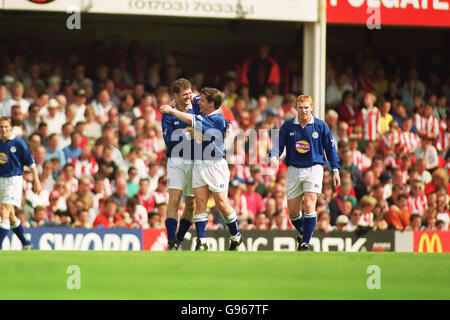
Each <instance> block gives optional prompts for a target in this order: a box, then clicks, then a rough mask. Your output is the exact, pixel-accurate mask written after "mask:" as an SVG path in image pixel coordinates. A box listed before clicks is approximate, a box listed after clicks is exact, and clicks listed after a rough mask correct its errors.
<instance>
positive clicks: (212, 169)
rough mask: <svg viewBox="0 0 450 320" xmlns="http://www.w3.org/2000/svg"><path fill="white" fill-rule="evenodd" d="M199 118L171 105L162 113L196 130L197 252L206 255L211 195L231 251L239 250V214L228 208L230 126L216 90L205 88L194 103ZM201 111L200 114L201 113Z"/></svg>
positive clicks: (195, 220)
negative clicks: (227, 142) (226, 140)
mask: <svg viewBox="0 0 450 320" xmlns="http://www.w3.org/2000/svg"><path fill="white" fill-rule="evenodd" d="M192 103H193V109H194V110H195V111H196V112H195V113H196V114H195V115H192V114H190V113H185V112H181V111H179V110H177V109H175V108H172V107H171V106H169V105H165V106H162V107H161V108H160V111H161V112H162V113H166V114H171V115H174V116H175V117H177V118H178V119H180V120H181V121H183V122H186V123H187V124H189V125H191V126H192V127H193V131H192V132H193V138H194V140H195V143H194V168H193V172H192V186H193V188H194V196H195V214H194V222H195V228H196V230H197V244H196V248H195V249H196V250H199V251H206V250H208V246H207V244H206V225H207V223H208V214H207V212H206V206H207V202H208V198H209V194H210V192H212V195H213V198H214V201H215V203H216V206H217V207H218V209H219V211H220V212H221V213H222V215H223V217H224V220H225V222H226V224H227V226H228V229H229V230H230V233H231V242H230V246H229V250H239V247H240V244H241V243H242V237H241V234H240V233H239V226H238V221H237V217H236V211H235V210H234V209H233V208H232V207H231V206H230V205H229V204H228V202H227V197H228V184H229V180H230V171H229V169H228V164H227V161H226V160H225V147H224V136H225V133H226V131H227V128H228V125H229V122H228V121H227V120H225V119H224V118H223V116H222V113H221V108H220V107H221V104H222V93H221V92H220V91H219V90H217V89H214V88H203V89H202V90H201V94H200V95H198V96H195V97H194V98H193V99H192ZM197 111H198V112H197Z"/></svg>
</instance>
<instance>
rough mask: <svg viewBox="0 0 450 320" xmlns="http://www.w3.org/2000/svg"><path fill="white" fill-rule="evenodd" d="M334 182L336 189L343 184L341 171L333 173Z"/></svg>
mask: <svg viewBox="0 0 450 320" xmlns="http://www.w3.org/2000/svg"><path fill="white" fill-rule="evenodd" d="M333 183H334V188H335V189H337V188H339V187H340V186H341V176H340V175H339V172H334V173H333Z"/></svg>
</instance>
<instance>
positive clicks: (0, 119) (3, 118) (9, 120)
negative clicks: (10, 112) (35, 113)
mask: <svg viewBox="0 0 450 320" xmlns="http://www.w3.org/2000/svg"><path fill="white" fill-rule="evenodd" d="M3 121H8V122H9V125H10V126H12V121H11V118H10V117H0V122H3Z"/></svg>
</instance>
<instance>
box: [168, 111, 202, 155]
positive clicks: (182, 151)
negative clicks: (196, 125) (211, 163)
mask: <svg viewBox="0 0 450 320" xmlns="http://www.w3.org/2000/svg"><path fill="white" fill-rule="evenodd" d="M188 113H191V114H194V110H193V109H192V108H191V109H189V110H188ZM161 125H162V130H163V137H164V142H165V143H166V146H167V150H166V157H167V158H183V159H185V160H193V159H194V141H193V139H192V138H191V134H190V132H191V131H192V125H190V124H187V123H185V122H183V121H181V120H180V119H178V118H177V117H175V116H174V115H172V114H167V113H164V114H163V116H162V119H161Z"/></svg>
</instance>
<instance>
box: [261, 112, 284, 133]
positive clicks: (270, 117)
mask: <svg viewBox="0 0 450 320" xmlns="http://www.w3.org/2000/svg"><path fill="white" fill-rule="evenodd" d="M263 116H264V118H265V121H264V123H265V124H266V126H267V128H266V129H269V130H270V129H279V128H280V127H281V123H280V117H279V114H278V112H277V111H276V110H274V109H267V110H266V111H265V112H264V114H263Z"/></svg>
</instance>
